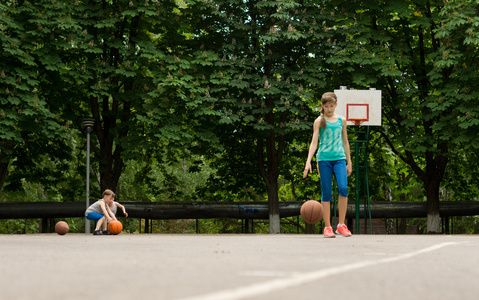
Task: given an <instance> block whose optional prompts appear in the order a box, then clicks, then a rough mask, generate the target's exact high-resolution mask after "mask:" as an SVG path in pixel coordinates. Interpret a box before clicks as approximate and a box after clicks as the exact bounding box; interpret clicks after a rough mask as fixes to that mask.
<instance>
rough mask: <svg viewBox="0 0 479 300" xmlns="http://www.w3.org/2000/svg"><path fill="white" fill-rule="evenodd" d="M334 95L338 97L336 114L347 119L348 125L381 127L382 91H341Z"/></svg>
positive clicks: (335, 91) (336, 91)
mask: <svg viewBox="0 0 479 300" xmlns="http://www.w3.org/2000/svg"><path fill="white" fill-rule="evenodd" d="M334 93H335V94H336V96H337V97H338V106H337V107H336V110H335V112H336V114H337V115H340V116H343V117H345V118H346V121H347V124H348V125H351V126H355V125H357V124H358V125H362V126H381V107H382V106H381V91H379V90H374V89H370V90H346V89H340V90H334ZM355 123H357V124H355Z"/></svg>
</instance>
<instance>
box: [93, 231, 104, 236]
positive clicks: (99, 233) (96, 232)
mask: <svg viewBox="0 0 479 300" xmlns="http://www.w3.org/2000/svg"><path fill="white" fill-rule="evenodd" d="M93 235H103V232H101V230H95V231H93Z"/></svg>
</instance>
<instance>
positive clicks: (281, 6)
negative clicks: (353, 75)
mask: <svg viewBox="0 0 479 300" xmlns="http://www.w3.org/2000/svg"><path fill="white" fill-rule="evenodd" d="M192 2H193V1H192ZM194 4H196V5H190V7H189V9H190V11H191V14H192V15H194V16H195V18H196V24H194V27H193V29H194V30H195V31H194V36H193V37H192V39H191V43H192V44H194V45H195V46H192V47H191V48H197V49H198V51H197V57H199V58H203V60H204V64H205V65H208V70H207V71H206V72H205V73H204V74H205V75H204V80H203V82H201V83H200V84H203V86H205V85H206V89H207V90H206V92H205V95H204V96H203V95H195V100H197V101H202V102H204V103H206V102H207V103H210V106H211V107H214V109H215V110H216V111H217V112H219V113H220V116H219V117H220V119H219V124H220V125H221V126H222V128H223V131H222V134H223V136H220V139H222V141H223V142H228V141H229V137H233V138H237V137H240V138H241V140H238V141H237V142H238V143H240V142H241V143H242V144H243V145H244V147H249V150H248V152H249V153H248V154H246V156H244V157H243V161H248V162H249V163H250V164H251V163H253V162H255V164H256V166H257V168H258V170H259V174H260V175H261V177H262V179H263V181H264V183H265V186H266V190H267V194H268V202H269V207H270V232H271V233H279V231H280V226H279V225H280V223H279V205H278V201H279V199H278V176H279V174H280V165H281V162H282V159H283V155H284V153H285V149H286V145H287V144H288V143H291V142H293V141H294V138H295V134H296V133H297V132H298V131H301V130H310V128H311V124H312V123H311V121H312V120H310V119H309V115H310V112H311V111H310V109H309V108H308V106H307V105H306V103H305V101H308V100H309V101H310V100H312V99H313V98H314V93H312V90H313V89H315V90H316V89H318V88H319V87H322V86H324V85H325V84H324V81H323V79H324V75H323V72H321V70H320V63H319V62H320V61H321V58H320V55H315V53H316V52H317V51H316V50H317V48H318V47H319V46H320V44H321V43H322V41H323V40H326V39H327V38H325V36H327V35H328V33H327V32H325V31H324V30H323V28H324V27H323V26H324V25H323V23H324V22H328V21H331V20H332V17H331V16H330V15H326V14H322V13H321V9H320V8H318V5H317V4H316V3H313V2H308V1H299V2H295V1H287V0H285V1H253V0H250V1H241V2H238V1H233V0H223V1H221V0H220V1H209V2H208V1H195V2H194ZM304 142H307V141H304ZM223 145H227V144H226V143H223ZM243 149H244V148H243ZM253 151H254V152H253ZM252 152H253V153H254V160H252V158H248V157H250V156H251V153H252Z"/></svg>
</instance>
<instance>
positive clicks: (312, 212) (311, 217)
mask: <svg viewBox="0 0 479 300" xmlns="http://www.w3.org/2000/svg"><path fill="white" fill-rule="evenodd" d="M300 214H301V218H303V220H304V221H305V222H306V223H309V224H316V223H318V222H319V221H321V219H322V218H323V206H322V205H321V203H319V202H318V201H316V200H308V201H306V202H304V203H303V205H302V206H301V210H300Z"/></svg>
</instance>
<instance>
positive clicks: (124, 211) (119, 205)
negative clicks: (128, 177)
mask: <svg viewBox="0 0 479 300" xmlns="http://www.w3.org/2000/svg"><path fill="white" fill-rule="evenodd" d="M115 203H116V206H118V207H119V208H121V210H122V211H123V214H124V215H125V217H128V214H127V213H126V209H125V207H124V206H123V205H121V204H120V203H118V202H115Z"/></svg>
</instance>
